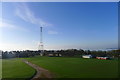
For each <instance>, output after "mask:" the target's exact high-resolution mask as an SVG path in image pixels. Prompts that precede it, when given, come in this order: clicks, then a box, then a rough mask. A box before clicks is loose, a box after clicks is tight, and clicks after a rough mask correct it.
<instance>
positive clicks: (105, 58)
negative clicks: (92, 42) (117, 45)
mask: <svg viewBox="0 0 120 80" xmlns="http://www.w3.org/2000/svg"><path fill="white" fill-rule="evenodd" d="M96 58H97V59H104V60H107V59H110V58H109V57H96Z"/></svg>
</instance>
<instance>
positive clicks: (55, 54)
mask: <svg viewBox="0 0 120 80" xmlns="http://www.w3.org/2000/svg"><path fill="white" fill-rule="evenodd" d="M48 56H49V57H61V56H62V55H61V54H60V53H48Z"/></svg>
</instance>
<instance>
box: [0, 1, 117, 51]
mask: <svg viewBox="0 0 120 80" xmlns="http://www.w3.org/2000/svg"><path fill="white" fill-rule="evenodd" d="M117 10H118V6H117V3H116V2H98V3H97V2H63V3H60V2H58V3H57V2H50V3H47V2H46V3H44V2H33V3H32V2H31V3H30V2H27V3H22V2H21V3H12V2H11V3H2V16H0V20H1V21H2V24H0V29H1V31H2V41H1V46H2V47H1V50H26V49H30V50H37V49H38V43H39V33H40V32H39V27H40V26H43V42H44V49H69V48H76V49H80V48H81V49H91V50H93V49H96V50H97V49H106V48H117V46H118V45H117V44H118V21H117V20H118V19H117V18H118V14H117V13H118V12H117ZM0 14H1V13H0Z"/></svg>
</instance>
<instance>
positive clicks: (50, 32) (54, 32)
mask: <svg viewBox="0 0 120 80" xmlns="http://www.w3.org/2000/svg"><path fill="white" fill-rule="evenodd" d="M48 34H58V32H57V31H48Z"/></svg>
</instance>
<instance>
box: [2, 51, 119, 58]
mask: <svg viewBox="0 0 120 80" xmlns="http://www.w3.org/2000/svg"><path fill="white" fill-rule="evenodd" d="M1 52H2V59H5V58H24V57H33V56H36V55H40V54H41V51H40V50H39V51H32V50H25V51H9V52H8V51H5V52H3V51H1ZM49 54H61V55H62V57H81V56H82V55H93V56H99V57H111V58H118V57H120V49H118V50H109V51H102V50H98V51H97V50H94V51H91V50H83V49H79V50H78V49H67V50H44V52H43V56H49Z"/></svg>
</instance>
